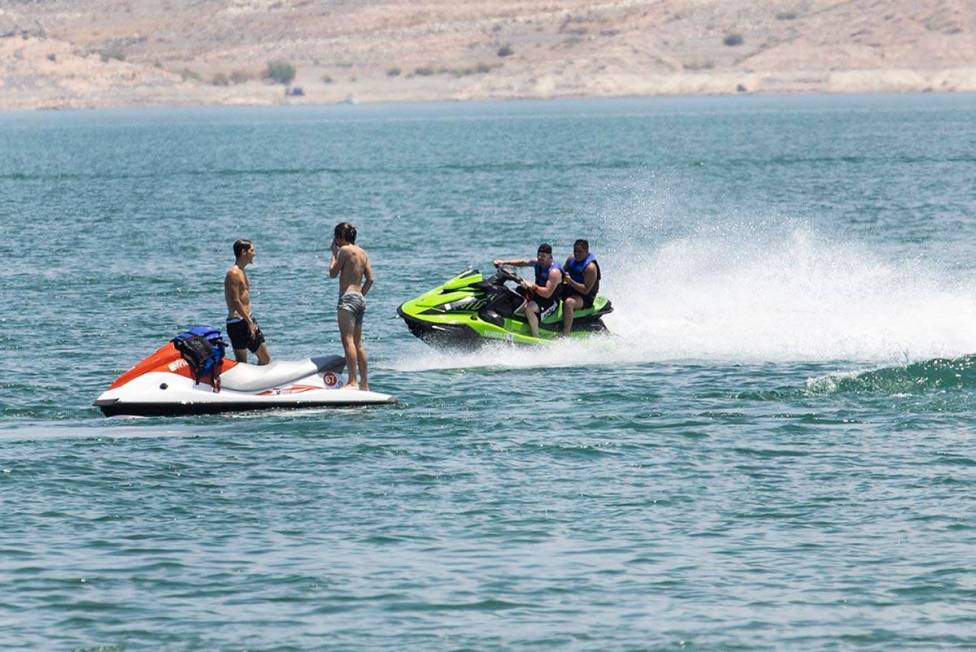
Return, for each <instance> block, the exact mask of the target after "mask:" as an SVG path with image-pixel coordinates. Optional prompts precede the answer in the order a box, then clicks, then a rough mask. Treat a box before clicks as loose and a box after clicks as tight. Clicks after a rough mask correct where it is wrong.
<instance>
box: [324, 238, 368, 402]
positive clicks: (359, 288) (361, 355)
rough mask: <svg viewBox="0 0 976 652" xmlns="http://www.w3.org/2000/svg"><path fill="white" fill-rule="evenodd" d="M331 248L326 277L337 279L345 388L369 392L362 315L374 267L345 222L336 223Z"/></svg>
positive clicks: (364, 310) (337, 311) (338, 314)
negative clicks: (346, 374)
mask: <svg viewBox="0 0 976 652" xmlns="http://www.w3.org/2000/svg"><path fill="white" fill-rule="evenodd" d="M331 249H332V259H331V260H330V261H329V276H330V277H332V278H335V277H337V276H338V277H339V303H338V304H336V317H337V318H338V320H339V336H340V337H341V338H342V349H343V351H344V352H345V354H346V369H348V370H349V382H348V383H347V384H346V387H347V388H349V389H362V390H368V389H369V376H368V372H367V368H366V348H365V347H364V346H363V315H365V314H366V293H367V292H369V289H370V288H371V287H373V268H372V267H371V266H370V264H369V256H367V255H366V252H365V251H364V250H363V249H362V247H359V246H357V245H356V227H354V226H353V225H352V224H349V223H348V222H342V223H340V224H336V227H335V238H334V239H333V240H332V248H331Z"/></svg>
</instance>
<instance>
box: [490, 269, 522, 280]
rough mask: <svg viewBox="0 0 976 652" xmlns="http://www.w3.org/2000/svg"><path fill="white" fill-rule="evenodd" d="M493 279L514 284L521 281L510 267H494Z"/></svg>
mask: <svg viewBox="0 0 976 652" xmlns="http://www.w3.org/2000/svg"><path fill="white" fill-rule="evenodd" d="M495 277H496V278H497V279H498V280H499V281H501V282H505V281H515V282H516V283H518V282H519V280H521V277H520V276H519V275H518V274H516V273H515V268H514V267H512V266H510V265H495Z"/></svg>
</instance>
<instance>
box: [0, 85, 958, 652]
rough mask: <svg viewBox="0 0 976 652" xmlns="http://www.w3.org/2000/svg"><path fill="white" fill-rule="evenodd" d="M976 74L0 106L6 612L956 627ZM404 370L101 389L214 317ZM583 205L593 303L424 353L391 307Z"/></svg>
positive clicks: (909, 635) (228, 630) (53, 629)
mask: <svg viewBox="0 0 976 652" xmlns="http://www.w3.org/2000/svg"><path fill="white" fill-rule="evenodd" d="M974 152H976V97H973V96H965V95H961V96H931V95H929V96H870V97H837V98H814V97H803V98H754V97H748V98H746V97H741V98H740V97H736V98H724V99H697V100H691V99H658V100H615V101H579V102H568V101H567V102H512V103H497V104H491V103H485V104H464V105H405V106H347V107H327V108H301V109H274V110H264V109H212V110H211V109H206V110H203V109H201V110H155V111H148V110H147V111H118V112H112V111H99V112H67V113H13V114H6V115H0V226H2V236H3V237H2V238H0V260H2V261H3V263H4V264H3V265H0V307H2V310H0V355H2V361H0V369H2V375H0V415H2V420H0V446H2V451H0V522H2V524H3V527H2V530H0V586H2V587H3V588H4V590H3V592H2V596H0V646H11V647H29V648H57V649H66V648H67V649H71V648H94V647H97V646H103V649H123V648H125V649H140V648H151V649H159V648H169V649H182V648H232V649H243V648H247V649H279V648H280V649H288V648H328V647H334V648H337V649H355V648H362V647H375V648H383V649H396V648H414V649H418V648H420V649H463V648H472V649H486V648H487V649H490V648H511V647H532V648H536V647H559V648H564V647H573V648H582V649H634V648H657V647H664V648H682V647H698V648H703V649H716V648H722V649H732V648H740V647H741V648H776V649H783V648H802V649H823V648H829V649H835V648H838V647H841V648H844V647H857V648H861V647H867V648H875V649H885V650H888V649H903V648H910V647H919V648H933V647H953V646H958V647H967V648H971V647H974V646H976V633H974V632H976V574H974V573H973V571H972V568H971V566H972V559H973V558H974V556H976V546H974V544H976V500H974V490H976V445H974V440H973V435H974V430H976V421H974V419H973V411H974V408H976V357H973V356H972V354H974V353H976V326H974V325H976V219H974V218H976V183H974V180H976V154H974ZM344 219H349V220H351V221H353V222H355V223H356V224H357V226H359V229H360V240H361V243H362V244H363V246H364V247H366V248H367V250H368V251H369V252H370V253H371V255H372V257H373V261H374V269H375V271H376V273H377V285H376V288H375V290H374V292H372V293H371V294H370V296H369V311H368V314H367V322H366V331H367V338H368V346H369V352H370V355H371V364H372V374H371V376H372V378H371V380H372V385H373V387H374V388H375V389H377V390H379V391H385V392H390V393H394V394H396V395H398V396H399V398H400V401H401V403H400V405H399V406H397V407H393V408H379V409H368V410H334V411H328V410H325V411H303V412H276V413H265V414H244V415H236V416H210V417H198V418H176V419H165V418H145V419H125V418H117V419H111V420H109V419H105V418H103V417H102V416H101V415H100V414H99V413H98V412H97V411H96V410H95V409H94V408H92V407H91V402H92V401H93V399H94V398H95V397H96V396H97V395H98V394H99V393H100V392H101V391H102V390H103V389H104V388H106V387H107V385H108V384H109V383H110V382H111V381H112V379H114V378H115V376H117V375H118V374H119V373H120V372H121V371H123V370H124V369H125V368H126V367H128V366H129V365H131V364H132V363H134V362H135V361H137V360H138V359H139V358H141V357H143V356H144V355H146V354H148V353H149V352H150V351H152V350H153V349H154V348H156V347H157V346H159V345H160V344H161V343H162V342H164V341H165V340H167V339H169V338H170V337H172V336H173V335H174V334H176V333H177V332H179V331H180V330H181V329H182V328H183V327H185V326H187V325H191V324H196V323H214V324H219V323H220V322H221V321H222V317H223V313H224V306H223V295H222V279H223V273H224V270H225V269H226V268H227V266H228V265H229V264H230V263H231V262H232V258H233V256H232V253H231V249H230V247H231V243H232V242H233V241H234V240H235V239H236V238H239V237H249V238H252V239H253V240H254V241H255V243H256V245H257V249H258V253H257V257H256V260H255V263H254V265H253V267H251V268H249V273H250V277H251V282H252V285H253V297H252V298H253V303H254V307H255V311H256V316H257V317H258V318H259V319H260V321H261V323H262V327H263V328H264V330H265V332H266V334H267V336H268V339H269V344H270V348H271V352H272V354H273V355H274V356H276V357H277V358H279V359H288V358H299V357H304V356H307V355H310V354H318V353H337V352H338V351H339V346H338V337H337V329H336V326H335V322H334V320H335V313H334V305H335V299H336V288H335V284H334V282H333V281H330V280H329V279H328V277H327V274H326V272H325V265H326V262H327V261H326V259H325V257H324V254H325V252H326V251H327V247H328V243H329V241H330V240H331V229H332V226H333V225H334V224H335V223H336V222H337V221H340V220H344ZM577 237H586V238H588V239H589V240H590V242H591V246H592V249H593V251H594V253H596V254H597V256H598V257H599V259H600V261H601V263H602V266H603V269H604V274H605V278H604V283H603V290H604V293H605V294H607V295H608V296H609V297H610V298H611V299H612V300H613V302H614V305H615V308H616V310H615V312H614V314H613V315H612V316H611V317H610V318H609V319H608V325H609V327H610V328H611V330H612V331H613V335H612V336H610V337H606V338H599V339H595V340H592V341H588V342H585V343H566V344H561V345H558V346H555V347H551V348H549V349H547V350H545V351H526V350H513V349H508V348H494V349H487V350H485V351H481V352H478V353H469V354H450V353H444V352H437V351H434V350H432V349H429V348H427V347H426V346H424V345H423V344H421V343H420V342H418V341H416V340H414V339H413V338H412V337H411V336H410V335H409V333H408V332H407V330H406V328H405V327H404V326H403V324H402V323H401V322H400V321H399V320H397V319H396V317H395V309H396V306H397V305H398V304H399V303H401V302H402V301H404V300H406V299H408V298H411V297H413V296H415V295H417V294H419V293H421V292H422V291H424V290H426V289H429V288H430V287H432V286H434V285H437V284H439V283H441V282H442V281H443V280H445V279H446V278H448V277H449V276H451V275H453V274H454V273H456V272H458V271H460V270H462V269H464V268H465V267H467V266H469V265H475V266H478V267H480V268H481V269H483V270H484V269H487V268H488V267H489V263H490V260H491V259H492V258H495V257H499V256H501V257H509V256H524V255H529V256H531V255H532V254H533V253H534V251H535V247H536V246H537V244H538V243H539V242H541V241H550V242H552V243H553V244H554V247H555V249H556V251H557V256H558V257H563V256H566V255H568V254H569V252H570V249H571V245H572V241H573V240H574V239H575V238H577Z"/></svg>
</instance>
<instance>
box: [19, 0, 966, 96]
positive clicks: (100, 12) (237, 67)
mask: <svg viewBox="0 0 976 652" xmlns="http://www.w3.org/2000/svg"><path fill="white" fill-rule="evenodd" d="M974 19H976V2H973V1H972V0H794V1H785V2H772V1H768V2H762V1H757V0H606V1H603V2H599V1H592V0H591V1H584V0H493V1H487V0H463V1H460V2H459V1H457V0H453V1H448V0H410V1H407V0H355V1H353V0H85V1H84V2H78V1H77V0H0V61H2V64H0V109H20V108H59V107H87V106H125V105H155V104H275V103H285V102H288V103H295V102H309V103H324V102H341V101H401V100H434V99H445V100H446V99H476V98H510V97H562V96H594V95H599V96H606V95H657V94H719V93H789V92H856V91H921V90H932V91H962V90H976V36H974V31H973V29H974ZM271 61H278V62H283V63H285V64H290V66H291V67H293V68H294V71H295V76H294V79H293V80H292V82H291V87H292V90H291V92H292V94H291V95H286V89H287V88H288V87H287V86H286V85H285V84H283V83H275V82H274V81H272V80H268V79H266V75H267V72H268V63H269V62H271ZM280 70H285V71H287V70H288V67H287V65H286V66H279V71H280ZM287 78H288V74H279V75H278V79H279V80H281V81H287ZM294 87H299V88H300V89H301V93H302V94H301V95H298V94H296V93H297V92H298V90H297V89H296V88H294Z"/></svg>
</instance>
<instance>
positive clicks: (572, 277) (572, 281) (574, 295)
mask: <svg viewBox="0 0 976 652" xmlns="http://www.w3.org/2000/svg"><path fill="white" fill-rule="evenodd" d="M602 276H603V274H601V272H600V264H599V263H597V262H596V256H594V255H593V254H591V253H590V243H589V242H587V241H586V240H577V241H576V242H574V243H573V255H572V256H570V257H569V258H567V259H566V265H565V267H564V269H563V283H564V285H563V296H562V299H563V335H569V332H570V331H571V330H572V329H573V317H574V316H575V314H576V311H577V310H579V309H580V308H592V307H593V300H594V299H596V295H597V292H599V291H600V279H601V278H602Z"/></svg>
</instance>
